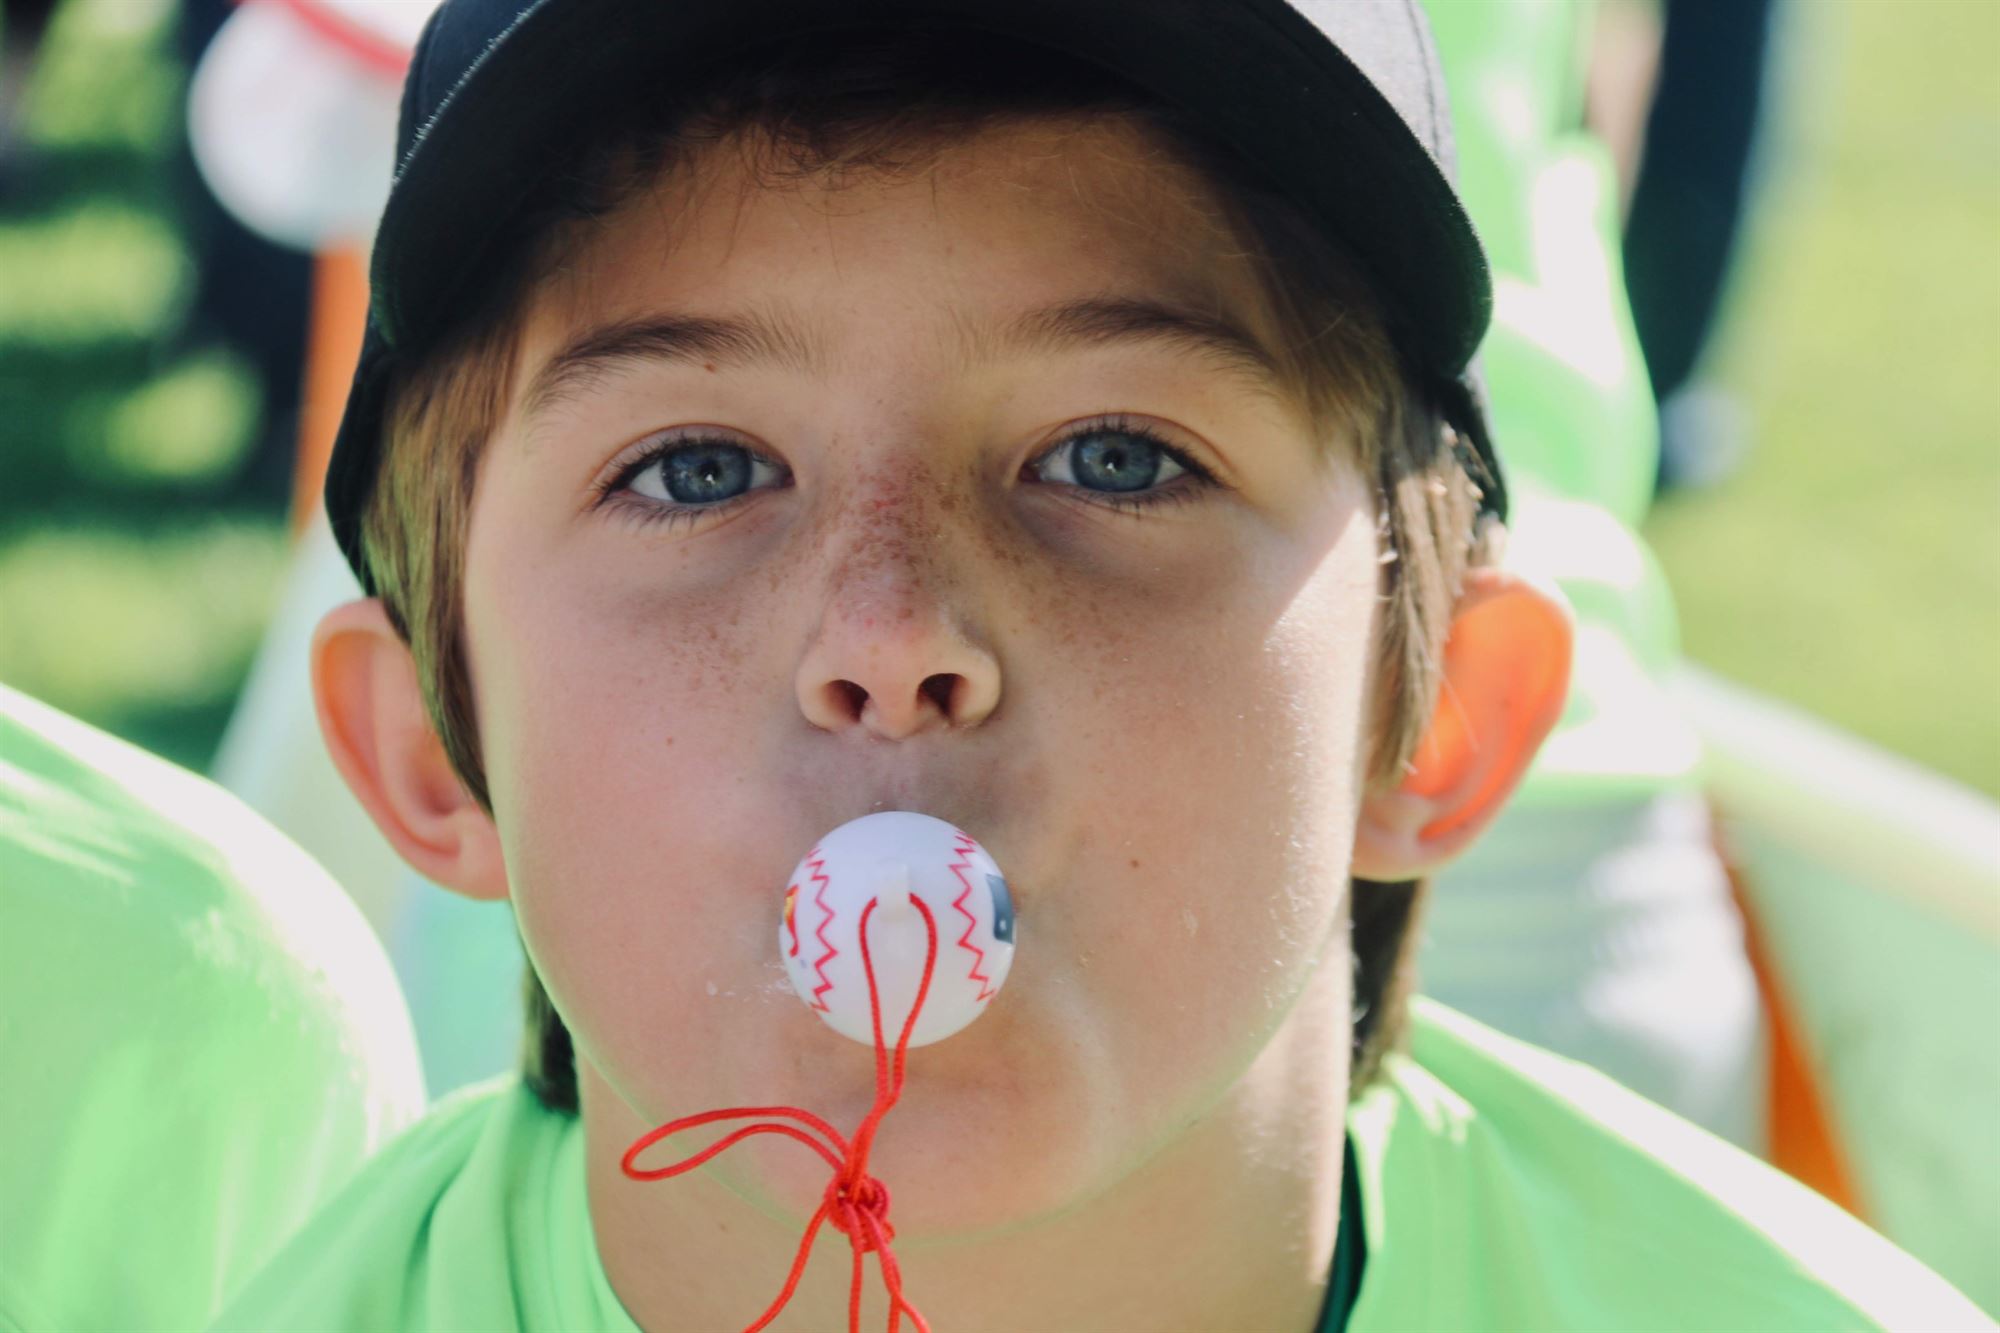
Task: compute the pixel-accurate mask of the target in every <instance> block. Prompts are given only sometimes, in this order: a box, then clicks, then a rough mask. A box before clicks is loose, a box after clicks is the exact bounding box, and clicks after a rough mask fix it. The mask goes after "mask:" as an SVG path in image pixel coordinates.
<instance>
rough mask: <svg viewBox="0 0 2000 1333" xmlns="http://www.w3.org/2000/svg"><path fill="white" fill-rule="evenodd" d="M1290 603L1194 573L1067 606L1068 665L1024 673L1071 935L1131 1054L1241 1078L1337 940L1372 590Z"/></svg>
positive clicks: (1043, 661) (1066, 931)
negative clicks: (1039, 738)
mask: <svg viewBox="0 0 2000 1333" xmlns="http://www.w3.org/2000/svg"><path fill="white" fill-rule="evenodd" d="M1294 588H1295V590H1294V591H1293V592H1292V593H1290V594H1287V593H1286V592H1285V591H1284V590H1283V588H1282V586H1274V585H1273V584H1271V583H1269V582H1265V583H1260V582H1259V581H1258V580H1255V579H1249V578H1247V577H1246V578H1245V579H1241V580H1239V579H1236V578H1234V577H1218V578H1216V579H1214V580H1213V581H1209V580H1204V579H1202V578H1199V577H1191V578H1189V579H1187V580H1185V581H1184V582H1183V583H1182V584H1181V586H1180V587H1179V588H1178V589H1176V590H1173V591H1170V592H1164V593H1149V594H1148V595H1146V596H1144V597H1138V598H1118V597H1110V598H1101V599H1100V598H1096V597H1089V596H1085V595H1084V594H1082V593H1075V594H1073V597H1072V601H1071V603H1070V605H1068V607H1067V609H1066V610H1065V613H1064V615H1063V617H1062V620H1061V624H1062V627H1063V628H1062V633H1064V634H1065V635H1067V637H1068V638H1069V640H1070V643H1069V651H1067V652H1065V653H1056V652H1047V651H1044V652H1041V653H1037V654H1035V655H1033V657H1032V659H1031V660H1032V661H1034V662H1035V663H1036V665H1034V666H1033V667H1032V670H1033V671H1034V672H1035V673H1036V677H1037V679H1036V680H1035V681H1033V682H1024V683H1023V696H1024V697H1027V698H1032V699H1033V700H1035V701H1036V709H1035V716H1034V718H1033V719H1032V722H1033V725H1035V726H1036V727H1037V728H1038V730H1040V731H1041V734H1043V735H1044V736H1045V737H1046V744H1047V745H1048V746H1049V747H1051V749H1052V750H1053V752H1054V754H1055V756H1056V757H1055V759H1054V762H1053V763H1052V764H1051V769H1052V771H1053V772H1054V773H1055V774H1056V775H1057V776H1056V778H1055V780H1054V785H1055V786H1056V788H1057V789H1058V790H1059V791H1060V792H1061V793H1062V796H1061V801H1062V804H1063V806H1064V807H1065V812H1064V813H1065V819H1066V822H1068V823H1069V824H1070V826H1071V827H1073V828H1075V829H1077V830H1079V832H1078V833H1077V834H1076V835H1075V845H1074V847H1073V848H1072V854H1073V860H1072V862H1071V864H1072V866H1073V867H1074V869H1075V872H1076V879H1075V881H1074V883H1075V885H1076V886H1077V887H1076V889H1075V891H1074V893H1072V894H1070V895H1068V896H1067V897H1066V901H1065V902H1064V903H1063V904H1062V906H1061V909H1060V911H1061V916H1062V918H1063V919H1062V921H1061V928H1062V934H1063V935H1064V936H1065V943H1066V944H1071V943H1073V944H1074V946H1075V953H1076V955H1077V961H1076V964H1075V966H1076V969H1077V975H1078V978H1079V981H1080V983H1081V984H1083V985H1085V986H1087V987H1089V988H1090V990H1091V991H1093V992H1094V993H1096V994H1098V995H1099V996H1101V997H1104V998H1105V999H1106V1000H1107V1003H1108V1006H1109V1007H1110V1008H1111V1009H1112V1010H1113V1011H1115V1012H1117V1013H1118V1014H1120V1015H1122V1016H1123V1020H1122V1021H1123V1022H1125V1023H1126V1024H1127V1025H1128V1030H1127V1033H1126V1040H1127V1042H1128V1043H1129V1044H1130V1045H1129V1049H1132V1050H1148V1049H1154V1048H1156V1047H1157V1048H1158V1049H1159V1050H1160V1051H1161V1054H1162V1058H1163V1059H1164V1058H1165V1056H1166V1054H1167V1053H1168V1052H1167V1049H1166V1048H1167V1047H1168V1046H1170V1045H1176V1044H1178V1045H1181V1046H1183V1047H1184V1049H1185V1051H1186V1052H1188V1053H1190V1054H1192V1053H1193V1052H1196V1051H1207V1052H1208V1059H1209V1060H1210V1061H1211V1067H1212V1068H1220V1067H1222V1066H1223V1065H1226V1064H1228V1063H1230V1062H1231V1061H1232V1060H1233V1059H1234V1058H1235V1057H1236V1056H1237V1055H1238V1054H1241V1052H1242V1050H1243V1048H1244V1044H1245V1043H1246V1042H1252V1043H1254V1042H1255V1041H1257V1040H1258V1039H1259V1034H1261V1033H1263V1032H1265V1031H1267V1030H1268V1026H1269V1024H1270V1023H1273V1022H1275V1021H1276V1019H1277V1017H1278V1016H1279V1015H1280V1014H1281V1012H1282V1010H1283V1007H1284V1005H1285V1004H1287V1003H1288V1002H1289V999H1290V997H1292V996H1294V995H1295V994H1296V993H1297V989H1298V987H1299V986H1301V985H1303V984H1304V981H1305V979H1306V977H1307V976H1309V975H1310V973H1311V970H1312V968H1313V967H1314V966H1315V965H1317V963H1318V960H1319V958H1320V957H1321V955H1322V954H1323V951H1324V949H1325V947H1326V940H1327V938H1328V932H1329V931H1330V930H1331V927H1332V924H1333V922H1334V920H1335V918H1336V916H1337V912H1338V904H1339V901H1340V898H1341V895H1342V893H1343V892H1344V890H1345V886H1346V883H1347V860H1348V856H1349V852H1350V846H1351V842H1350V836H1351V830H1352V820H1353V805H1352V801H1353V793H1352V790H1351V783H1350V782H1349V781H1348V774H1349V772H1350V771H1351V766H1352V765H1351V756H1352V753H1353V747H1354V745H1355V744H1356V743H1357V741H1358V737H1357V736H1356V734H1355V725H1354V719H1355V715H1356V712H1357V709H1358V705H1359V700H1360V695H1361V690H1362V679H1363V673H1364V671H1365V657H1366V652H1367V644H1368V640H1367V631H1368V615H1367V607H1368V605H1369V602H1370V598H1371V597H1372V588H1371V587H1369V586H1367V585H1365V584H1363V585H1355V584H1354V582H1353V580H1352V579H1351V578H1348V577H1347V576H1345V575H1342V574H1338V573H1334V572H1329V575H1328V577H1327V578H1326V579H1325V580H1324V581H1322V580H1321V579H1320V578H1318V577H1315V576H1313V575H1307V576H1306V577H1305V578H1304V580H1303V582H1302V583H1298V584H1295V585H1294ZM1058 604H1059V603H1057V602H1054V601H1052V602H1051V606H1055V605H1058ZM1162 1016H1167V1017H1169V1021H1168V1022H1167V1023H1165V1024H1161V1023H1159V1022H1158V1019H1159V1018H1160V1017H1162ZM1166 1034H1171V1037H1170V1038H1169V1036H1168V1035H1166ZM1140 1063H1141V1064H1143V1062H1140ZM1167 1064H1168V1065H1171V1064H1172V1062H1171V1061H1168V1062H1167ZM1195 1064H1196V1065H1197V1066H1198V1065H1199V1064H1200V1060H1198V1059H1197V1060H1196V1061H1195ZM1141 1076H1142V1077H1144V1076H1145V1075H1143V1074H1142V1075H1141ZM1167 1082H1168V1083H1171V1082H1172V1080H1167ZM1168 1091H1169V1089H1168V1088H1167V1087H1165V1086H1164V1085H1163V1087H1162V1095H1165V1094H1166V1093H1167V1092H1168Z"/></svg>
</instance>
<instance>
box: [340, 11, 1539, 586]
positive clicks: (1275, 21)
mask: <svg viewBox="0 0 2000 1333" xmlns="http://www.w3.org/2000/svg"><path fill="white" fill-rule="evenodd" d="M895 27H911V28H924V29H930V30H955V31H961V32H966V33H971V34H975V35H979V34H984V35H989V36H992V37H995V38H1004V39H1009V40H1012V41H1013V42H1016V43H1019V44H1025V45H1028V46H1034V47H1043V48H1047V49H1050V50H1053V51H1056V52H1060V53H1062V54H1064V55H1066V56H1068V57H1069V58H1071V59H1073V60H1080V61H1082V62H1084V63H1086V64H1089V65H1093V66H1097V67H1100V68H1102V69H1104V70H1106V71H1107V72H1108V73H1110V74H1112V75H1114V76H1115V77H1117V78H1119V79H1121V80H1122V81H1123V82H1125V83H1126V84H1128V85H1131V86H1132V87H1134V88H1136V89H1138V90H1139V91H1141V92H1143V93H1145V94H1146V95H1148V96H1150V97H1152V98H1154V99H1155V100H1157V101H1159V102H1160V103H1162V104H1164V105H1166V106H1169V107H1171V108H1174V109H1176V110H1177V111H1179V112H1180V113H1182V114H1183V115H1184V116H1186V117H1188V118H1191V119H1192V120H1193V121H1194V122H1195V123H1197V124H1199V125H1201V126H1203V127H1204V128H1205V129H1206V130H1207V131H1208V132H1209V133H1210V134H1211V135H1212V136H1213V138H1214V139H1215V141H1216V142H1217V143H1219V144H1220V145H1222V146H1224V147H1226V148H1228V149H1230V150H1232V151H1233V152H1234V153H1235V154H1236V155H1237V156H1238V157H1240V158H1241V159H1242V160H1243V162H1244V163H1245V164H1246V165H1247V166H1248V167H1250V168H1251V169H1252V170H1253V171H1256V172H1259V173H1261V174H1262V175H1263V176H1264V177H1266V178H1267V179H1268V180H1269V182H1270V183H1271V184H1272V185H1273V186H1275V187H1277V188H1278V189H1279V190H1280V191H1281V192H1282V193H1284V194H1285V195H1287V196H1289V197H1290V198H1291V199H1292V200H1293V201H1294V202H1295V203H1296V204H1298V205H1299V206H1301V207H1302V208H1303V209H1304V210H1305V212H1306V215H1307V216H1308V217H1309V218H1311V219H1312V220H1313V221H1315V222H1317V223H1319V224H1321V225H1323V226H1324V227H1325V228H1326V229H1327V231H1328V233H1329V234H1330V235H1332V236H1334V237H1335V238H1336V239H1337V240H1338V241H1339V242H1340V243H1341V245H1342V246H1343V247H1344V248H1345V249H1346V250H1347V252H1348V253H1350V254H1351V255H1353V256H1354V257H1355V258H1356V259H1357V261H1358V262H1359V263H1360V264H1361V265H1362V267H1363V268H1364V270H1365V271H1366V272H1367V273H1368V274H1369V276H1370V278H1371V279H1372V280H1373V282H1374V284H1375V286H1376V289H1377V292H1378V294H1379V295H1380V297H1381V299H1382V301H1383V303H1384V306H1385V307H1386V309H1387V310H1388V311H1389V312H1390V315H1391V323H1392V331H1393V333H1394V334H1395V336H1396V339H1397V341H1398V343H1399V345H1400V348H1401V352H1402V355H1403V356H1404V358H1405V359H1406V361H1407V363H1408V364H1409V366H1410V368H1411V370H1412V371H1413V372H1414V373H1415V374H1416V375H1417V376H1418V377H1419V378H1420V379H1421V380H1422V381H1423V382H1424V384H1425V386H1426V387H1427V388H1428V389H1429V391H1430V392H1432V393H1433V394H1434V395H1436V397H1437V399H1438V401H1439V402H1440V404H1441V405H1442V407H1443V409H1444V411H1445V413H1446V416H1447V418H1448V419H1449V420H1450V422H1451V424H1452V425H1453V426H1454V427H1455V428H1457V430H1458V432H1459V434H1460V435H1461V437H1462V438H1463V439H1464V440H1465V441H1467V442H1469V444H1470V446H1471V449H1472V451H1473V452H1474V453H1475V454H1476V457H1475V458H1469V459H1468V460H1467V461H1468V463H1470V464H1471V465H1472V466H1473V467H1474V468H1475V476H1476V477H1477V478H1478V479H1479V481H1480V483H1481V485H1482V487H1483V488H1484V491H1485V495H1484V498H1483V501H1482V508H1483V510H1484V511H1485V512H1488V513H1493V514H1497V515H1501V516H1504V515H1505V513H1506V493H1505V491H1504V489H1503V488H1502V484H1501V479H1500V469H1499V464H1498V461H1497V459H1496V458H1495V457H1494V453H1493V447H1492V442H1491V438H1490V434H1489V431H1488V428H1487V424H1486V419H1485V411H1484V408H1483V405H1482V402H1481V393H1480V389H1479V382H1478V376H1477V373H1476V371H1475V369H1474V366H1473V354H1474V352H1475V351H1476V350H1477V348H1478V346H1479V341H1480V339H1481V338H1482V337H1483V336H1484V335H1485V332H1486V326H1487V323H1488V320H1489V319H1490V317H1491V313H1492V284H1491V280H1490V278H1489V276H1488V274H1487V269H1486V257H1485V254H1484V252H1483V251H1482V250H1481V248H1480V245H1479V238H1478V236H1477V235H1476V234H1475V233H1474V231H1473V228H1472V223H1471V220H1470V219H1469V218H1467V216H1466V214H1465V209H1464V207H1463V205H1462V204H1461V203H1460V202H1459V199H1458V195H1457V193H1456V192H1455V191H1454V189H1453V187H1452V177H1453V174H1454V172H1455V159H1454V150H1453V147H1452V137H1451V122H1450V116H1449V113H1448V111H1447V108H1446V100H1445V88H1444V77H1443V73H1442V71H1441V70H1440V69H1439V66H1438V60H1437V52H1436V49H1435V48H1434V46H1433V45H1432V42H1431V36H1430V29H1429V26H1428V25H1427V24H1426V22H1425V20H1424V17H1423V14H1422V12H1421V11H1420V10H1419V8H1418V6H1417V3H1416V0H1292V3H1286V0H446V3H444V4H443V5H442V6H441V7H440V8H439V9H438V10H437V11H436V12H435V13H434V14H433V15H432V16H431V19H430V22H429V24H428V25H427V26H426V27H425V29H424V32H423V36H422V37H421V38H420V39H419V41H418V43H417V48H416V51H415V54H414V56H413V58H412V61H411V64H410V71H409V76H408V79H407V81H406V83H405V84H404V88H403V102H402V114H401V120H400V124H399V127H398V130H397V166H396V175H395V181H394V184H393V186H392V187H391V189H390V192H389V200H388V203H387V205H386V207H385V208H384V210H383V213H382V220H381V223H380V225H379V227H378V228H377V230H376V234H375V249H374V254H373V258H372V260H371V264H370V269H369V308H368V325H367V332H366V335H365V338H364V341H363V344H362V349H361V361H360V364H359V366H358V367H357V368H356V370H355V373H354V384H353V387H352V388H351V389H350V391H349V393H348V399H347V410H346V413H345V415H344V416H343V418H342V420H341V424H340V433H339V435H338V436H337V437H336V439H335V443H334V450H333V458H332V462H331V464H330V465H329V467H328V471H327V479H326V504H327V513H328V516H329V517H330V518H331V520H332V523H333V532H334V536H335V538H336V539H337V541H338V542H339V544H340V549H341V551H342V552H343V553H344V554H345V555H346V557H347V561H348V564H349V565H350V566H352V567H353V569H354V571H355V574H356V576H357V577H358V578H359V579H360V580H361V584H362V586H363V587H364V588H365V589H367V590H368V591H369V592H371V593H372V592H374V591H375V582H374V579H373V577H372V574H371V572H370V571H369V569H368V568H367V562H366V560H365V559H364V558H363V555H362V548H361V515H362V511H363V509H364V508H365V506H366V505H367V501H368V496H369V492H370V490H371V488H372V487H373V486H374V483H375V476H376V472H377V470H378V466H379V460H380V457H381V450H382V438H381V436H382V429H383V409H384V405H385V399H386V396H387V389H388V386H389V384H390V382H391V380H392V378H393V376H394V374H395V372H396V370H397V369H398V368H399V367H401V366H406V365H409V364H412V363H413V362H414V361H415V360H416V359H418V358H420V357H422V356H423V355H424V354H425V353H426V351H428V350H429V349H430V348H431V347H433V346H434V345H435V344H436V342H437V340H438V339H440V338H441V337H442V336H443V335H445V334H446V333H447V332H449V331H451V330H452V328H453V326H454V324H455V321H456V318H457V317H458V315H459V313H460V312H461V311H462V310H463V308H464V307H465V306H466V304H467V303H468V300H469V298H470V296H471V295H472V294H473V293H476V292H477V291H478V283H479V279H480V277H481V276H482V273H483V272H484V271H485V269H486V267H487V266H490V265H491V264H492V263H494V262H495V255H496V252H497V251H498V249H499V247H500V246H501V245H502V243H503V239H504V238H505V237H506V236H507V235H508V234H509V231H510V228H512V227H513V226H515V225H517V223H518V221H519V218H520V215H521V214H522V213H523V212H524V210H525V209H526V207H527V206H528V204H529V201H530V200H531V199H532V198H533V197H534V195H535V192H536V191H537V189H538V187H539V186H540V185H541V183H542V182H543V181H545V180H546V179H547V178H548V177H549V176H550V175H552V174H553V173H555V172H558V171H560V170H561V169H562V168H563V167H564V166H565V165H566V164H567V163H568V162H569V161H571V160H572V159H573V157H574V154H575V152H576V149H577V147H578V145H579V143H580V142H581V140H582V139H583V137H584V136H587V135H588V134H589V133H591V131H592V127H593V124H594V117H595V116H596V115H597V114H599V107H600V105H601V103H600V102H599V101H598V99H597V94H598V93H599V92H601V91H602V90H608V89H618V88H631V87H638V86H642V84H645V83H651V84H654V85H655V86H658V85H660V84H663V83H665V82H668V81H675V80H683V79H694V78H699V77H700V76H701V74H702V72H703V71H704V70H707V69H712V68H714V67H715V66H716V65H717V64H718V63H719V62H722V61H726V60H728V59H730V58H731V57H732V56H735V55H738V54H742V53H747V52H750V51H752V50H754V49H755V48H757V47H759V46H763V45H765V44H768V43H769V42H771V41H772V40H774V39H777V38H782V37H788V36H812V35H815V34H826V35H828V36H834V35H837V34H839V33H842V32H846V31H861V30H871V31H880V30H882V29H884V28H895Z"/></svg>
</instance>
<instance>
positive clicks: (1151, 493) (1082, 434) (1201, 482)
mask: <svg viewBox="0 0 2000 1333" xmlns="http://www.w3.org/2000/svg"><path fill="white" fill-rule="evenodd" d="M1103 432H1116V433H1117V434H1119V435H1129V436H1131V437H1132V438H1133V439H1135V440H1144V441H1145V442H1146V443H1147V444H1150V445H1152V446H1153V447H1154V448H1155V449H1158V450H1159V451H1160V452H1161V453H1162V454H1164V455H1166V456H1167V457H1168V458H1171V459H1173V460H1174V462H1175V463H1177V464H1179V465H1180V468H1181V471H1182V475H1181V476H1179V477H1175V478H1173V479H1172V480H1171V481H1169V482H1167V484H1166V485H1164V486H1160V487H1155V488H1154V489H1152V490H1147V491H1138V492H1127V493H1120V492H1118V491H1093V490H1090V489H1088V488H1086V487H1083V486H1077V487H1073V488H1072V489H1073V490H1074V491H1075V492H1076V493H1077V494H1078V495H1081V496H1084V497H1087V498H1086V499H1085V501H1084V503H1086V504H1094V505H1101V506H1102V507H1104V508H1106V509H1112V510H1116V511H1117V512H1119V513H1123V514H1131V515H1132V516H1134V517H1135V518H1136V517H1140V516H1143V515H1145V514H1147V513H1149V512H1151V511H1154V510H1159V509H1165V508H1172V507H1174V506H1177V505H1184V504H1189V503H1192V502H1193V501H1195V500H1198V499H1200V498H1201V495H1202V492H1204V491H1209V490H1213V489H1215V487H1216V486H1217V485H1219V484H1220V483H1218V482H1217V481H1216V479H1215V474H1214V473H1212V472H1210V471H1209V470H1208V469H1207V468H1205V467H1203V466H1202V465H1201V464H1200V463H1198V462H1196V461H1195V460H1194V459H1193V458H1192V457H1190V456H1189V455H1188V453H1187V452H1186V451H1185V450H1182V449H1177V448H1175V447H1174V446H1173V445H1171V444H1169V443H1167V440H1166V437H1165V436H1163V435H1162V434H1161V433H1160V432H1159V431H1157V430H1155V429H1154V428H1153V427H1152V426H1150V425H1148V424H1147V423H1145V422H1143V421H1139V420H1137V419H1135V418H1132V417H1128V416H1124V415H1122V414H1119V413H1113V414H1112V415H1110V416H1105V417H1097V418H1095V419H1094V420H1090V421H1083V422H1079V423H1077V424H1076V425H1074V426H1071V427H1070V428H1069V429H1068V430H1067V431H1065V432H1063V434H1062V436H1061V437H1060V438H1058V439H1057V440H1056V441H1055V443H1053V444H1051V445H1049V447H1048V448H1046V449H1044V450H1042V451H1041V452H1040V453H1038V454H1036V455H1035V456H1034V457H1033V458H1031V459H1029V460H1028V462H1027V464H1026V465H1025V466H1024V468H1023V471H1029V470H1032V469H1033V468H1034V466H1035V465H1036V464H1037V463H1040V462H1041V461H1042V460H1043V459H1044V458H1047V457H1048V456H1049V455H1051V454H1053V453H1055V452H1056V451H1057V450H1059V449H1065V448H1068V447H1070V446H1072V445H1074V444H1076V443H1077V442H1078V441H1079V440H1082V439H1085V438H1087V437H1089V436H1092V435H1097V434H1100V433H1103Z"/></svg>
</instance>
